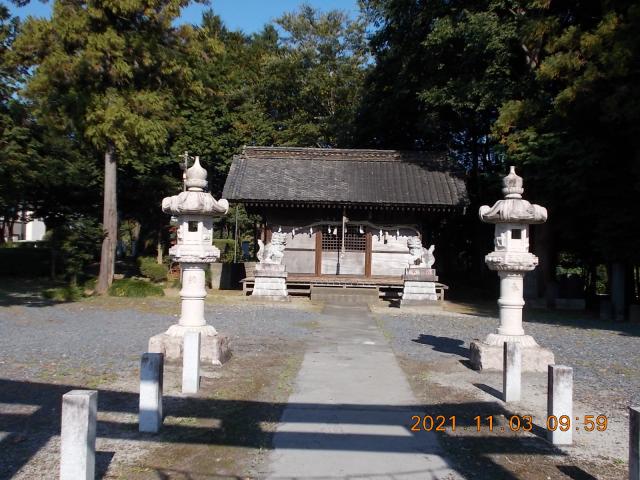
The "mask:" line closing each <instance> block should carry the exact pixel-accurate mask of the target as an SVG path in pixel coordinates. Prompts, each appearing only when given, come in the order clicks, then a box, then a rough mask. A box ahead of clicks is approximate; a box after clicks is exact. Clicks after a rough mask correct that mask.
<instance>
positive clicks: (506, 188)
mask: <svg viewBox="0 0 640 480" xmlns="http://www.w3.org/2000/svg"><path fill="white" fill-rule="evenodd" d="M502 184H503V188H502V193H503V194H504V196H505V198H504V200H498V201H497V202H496V203H495V205H494V206H493V207H489V206H487V205H483V206H482V207H480V212H479V214H480V220H482V221H483V222H486V223H493V224H495V226H496V227H495V237H494V251H493V252H491V253H489V254H488V255H487V256H486V257H485V263H486V264H487V266H488V267H489V269H490V270H494V271H497V272H498V276H499V277H500V299H499V300H498V306H499V308H500V326H499V327H498V330H497V332H496V333H491V334H489V335H488V336H487V338H485V340H484V342H480V341H474V342H472V343H471V346H470V350H471V363H472V364H473V365H474V367H475V368H477V369H497V370H502V355H503V344H504V342H517V343H519V344H520V345H521V347H522V369H523V371H534V372H546V371H547V365H549V364H553V363H554V358H553V353H552V352H551V351H550V350H547V349H545V348H542V347H541V346H540V345H538V344H537V343H536V341H535V340H534V338H533V337H532V336H530V335H525V333H524V329H523V328H522V308H523V307H524V297H523V280H524V275H525V274H526V273H527V272H530V271H532V270H533V269H534V268H536V266H537V265H538V257H536V256H535V255H533V254H532V253H530V252H529V225H531V224H536V223H538V224H539V223H544V222H546V221H547V209H546V208H544V207H541V206H540V205H532V204H531V203H529V202H528V201H526V200H524V199H523V198H522V193H523V192H524V188H523V182H522V178H521V177H519V176H518V175H516V171H515V167H511V170H510V172H509V175H507V176H506V177H505V178H504V179H503V181H502Z"/></svg>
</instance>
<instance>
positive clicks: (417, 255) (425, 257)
mask: <svg viewBox="0 0 640 480" xmlns="http://www.w3.org/2000/svg"><path fill="white" fill-rule="evenodd" d="M407 246H408V247H409V255H410V256H411V258H410V259H409V265H410V266H419V267H424V268H433V264H434V263H436V257H434V255H433V251H434V250H435V249H436V246H435V245H431V246H430V247H429V248H428V249H425V248H424V247H423V246H422V241H421V240H420V237H409V240H407Z"/></svg>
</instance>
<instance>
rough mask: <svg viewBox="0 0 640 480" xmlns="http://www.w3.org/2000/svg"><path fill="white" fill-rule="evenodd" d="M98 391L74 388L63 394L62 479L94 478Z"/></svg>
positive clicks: (80, 479) (86, 479) (90, 479)
mask: <svg viewBox="0 0 640 480" xmlns="http://www.w3.org/2000/svg"><path fill="white" fill-rule="evenodd" d="M97 415H98V392H97V391H96V390H71V391H70V392H68V393H65V394H64V395H63V396H62V427H61V429H60V430H61V431H60V480H94V478H95V476H96V474H95V470H96V419H97Z"/></svg>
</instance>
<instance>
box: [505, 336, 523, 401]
mask: <svg viewBox="0 0 640 480" xmlns="http://www.w3.org/2000/svg"><path fill="white" fill-rule="evenodd" d="M521 376H522V350H521V349H520V344H519V343H517V342H504V354H503V368H502V394H503V399H504V401H505V402H519V401H520V391H521V383H522V382H521Z"/></svg>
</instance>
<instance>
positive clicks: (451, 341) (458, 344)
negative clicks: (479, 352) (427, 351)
mask: <svg viewBox="0 0 640 480" xmlns="http://www.w3.org/2000/svg"><path fill="white" fill-rule="evenodd" d="M411 341H412V342H415V343H420V344H422V345H431V346H432V347H433V350H435V351H436V352H442V353H451V354H453V355H458V356H460V357H463V358H468V357H469V349H468V348H465V347H464V346H463V345H464V340H459V339H457V338H451V337H438V336H436V335H425V334H424V333H421V334H420V336H419V337H418V338H414V339H413V340H411Z"/></svg>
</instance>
